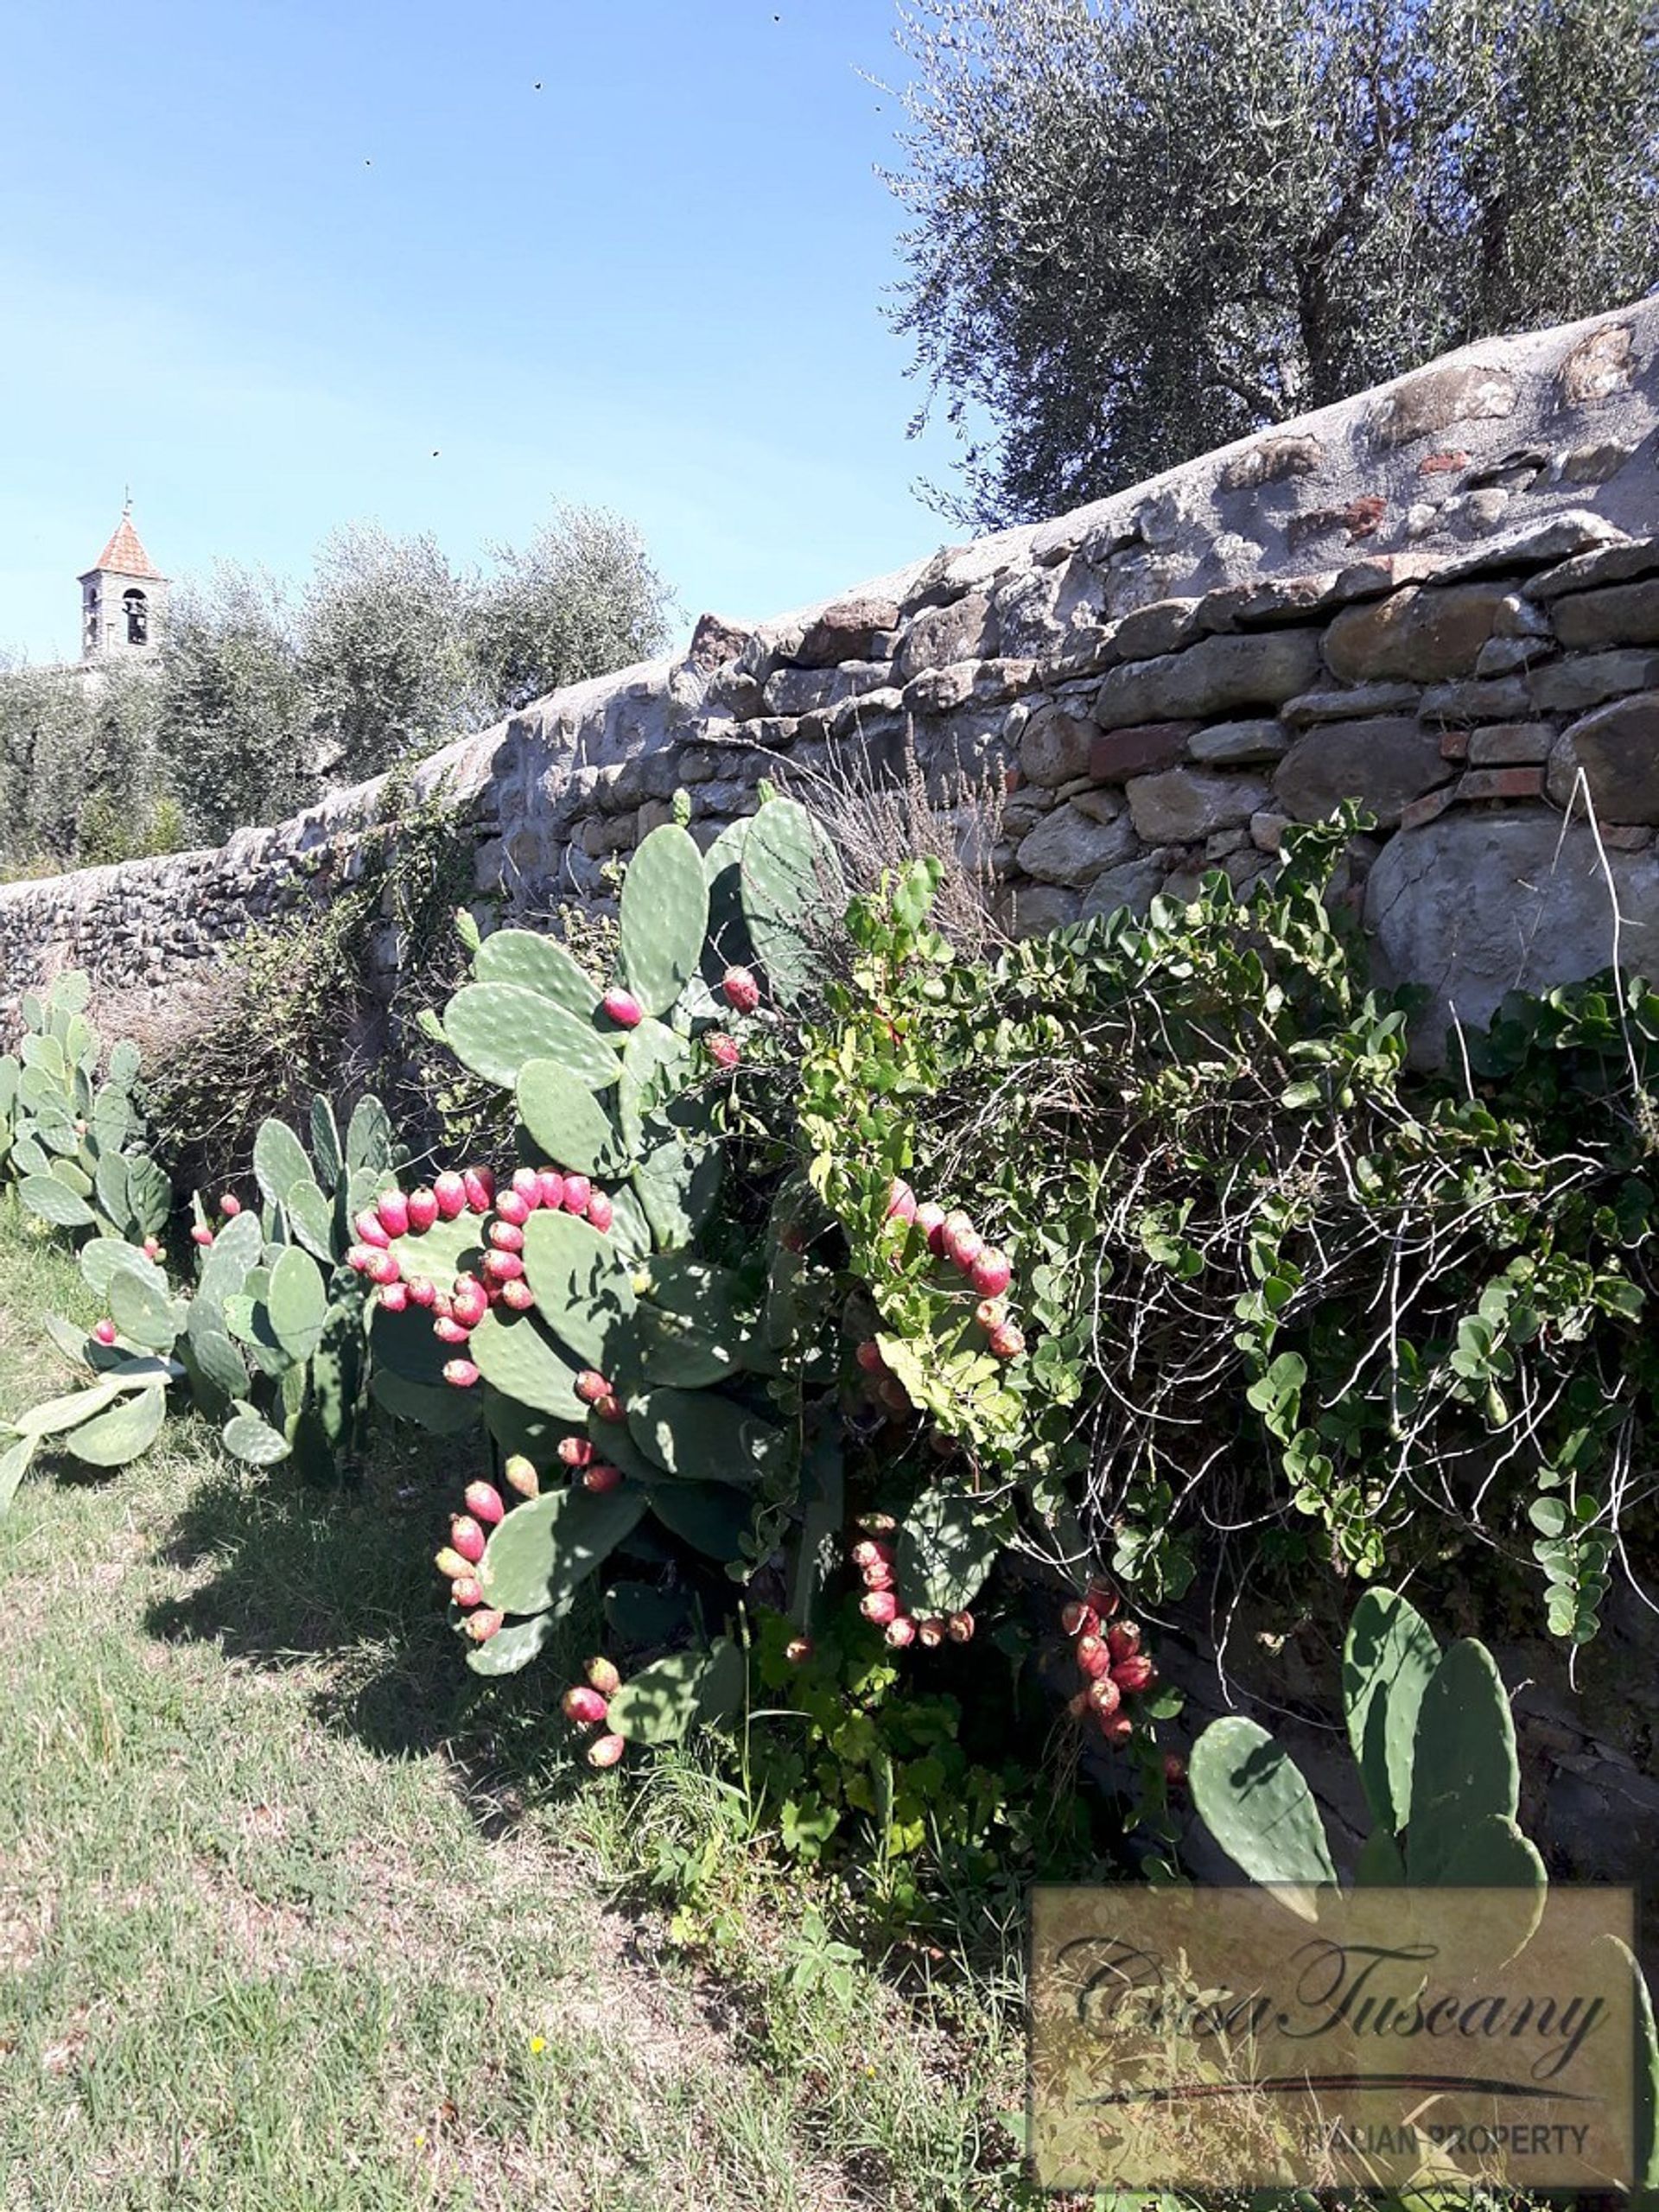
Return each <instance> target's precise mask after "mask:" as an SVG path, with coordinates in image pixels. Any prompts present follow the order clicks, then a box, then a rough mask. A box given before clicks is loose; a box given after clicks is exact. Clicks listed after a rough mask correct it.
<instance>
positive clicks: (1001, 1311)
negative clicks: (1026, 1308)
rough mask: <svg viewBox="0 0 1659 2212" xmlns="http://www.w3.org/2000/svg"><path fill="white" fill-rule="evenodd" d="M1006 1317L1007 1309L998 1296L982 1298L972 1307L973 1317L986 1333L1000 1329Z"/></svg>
mask: <svg viewBox="0 0 1659 2212" xmlns="http://www.w3.org/2000/svg"><path fill="white" fill-rule="evenodd" d="M1007 1318H1008V1309H1007V1306H1005V1305H1004V1304H1003V1303H1002V1300H1001V1299H1000V1298H982V1299H981V1300H980V1301H979V1303H978V1305H977V1306H975V1308H974V1319H975V1320H976V1321H977V1322H978V1324H979V1325H980V1327H981V1328H982V1329H983V1330H984V1331H985V1332H986V1333H987V1334H989V1332H991V1331H992V1330H993V1329H1000V1328H1001V1325H1002V1324H1003V1322H1004V1321H1006V1320H1007Z"/></svg>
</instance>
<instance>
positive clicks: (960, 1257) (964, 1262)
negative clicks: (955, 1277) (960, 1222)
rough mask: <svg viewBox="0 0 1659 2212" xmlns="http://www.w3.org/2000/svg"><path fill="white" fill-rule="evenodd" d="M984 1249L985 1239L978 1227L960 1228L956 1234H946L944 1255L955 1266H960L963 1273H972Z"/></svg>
mask: <svg viewBox="0 0 1659 2212" xmlns="http://www.w3.org/2000/svg"><path fill="white" fill-rule="evenodd" d="M984 1249H985V1239H984V1238H983V1237H982V1236H981V1235H980V1233H979V1231H978V1230H976V1229H972V1228H969V1229H963V1230H958V1231H957V1234H956V1235H955V1236H950V1235H949V1234H947V1235H946V1236H945V1240H944V1256H945V1258H946V1259H947V1260H949V1261H950V1263H951V1265H952V1266H953V1267H957V1268H961V1270H962V1272H963V1274H971V1273H972V1271H973V1268H974V1267H975V1264H976V1262H977V1261H978V1259H979V1256H980V1255H981V1253H982V1252H983V1250H984Z"/></svg>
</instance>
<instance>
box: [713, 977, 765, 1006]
mask: <svg viewBox="0 0 1659 2212" xmlns="http://www.w3.org/2000/svg"><path fill="white" fill-rule="evenodd" d="M720 988H721V990H722V991H723V992H724V993H725V996H726V1003H727V1005H728V1006H729V1007H735V1009H736V1010H737V1012H738V1013H739V1014H753V1012H754V1009H755V1008H756V1007H758V1006H759V1005H760V984H759V983H758V982H756V981H755V979H754V977H753V975H751V973H750V972H749V970H748V969H747V968H728V969H727V970H726V973H725V974H724V975H723V976H721V979H720Z"/></svg>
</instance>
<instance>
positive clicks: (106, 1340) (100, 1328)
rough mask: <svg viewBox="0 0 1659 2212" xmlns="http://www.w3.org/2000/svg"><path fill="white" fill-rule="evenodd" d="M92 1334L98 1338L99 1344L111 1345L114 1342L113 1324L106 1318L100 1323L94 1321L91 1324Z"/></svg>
mask: <svg viewBox="0 0 1659 2212" xmlns="http://www.w3.org/2000/svg"><path fill="white" fill-rule="evenodd" d="M92 1334H93V1335H94V1336H95V1337H96V1338H98V1341H99V1344H113V1343H114V1342H115V1324H114V1322H113V1321H111V1320H110V1319H108V1318H107V1316H106V1317H105V1319H103V1320H102V1321H94V1322H93V1324H92Z"/></svg>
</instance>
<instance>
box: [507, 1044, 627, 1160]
mask: <svg viewBox="0 0 1659 2212" xmlns="http://www.w3.org/2000/svg"><path fill="white" fill-rule="evenodd" d="M518 1118H519V1120H520V1121H521V1122H523V1123H524V1127H525V1128H527V1129H528V1130H529V1131H530V1134H531V1137H532V1138H533V1139H534V1140H535V1141H536V1143H537V1145H538V1146H539V1147H541V1154H542V1157H543V1159H546V1160H551V1161H552V1162H553V1164H554V1165H555V1166H557V1167H563V1168H565V1169H571V1168H574V1169H575V1171H576V1172H577V1173H579V1174H582V1175H602V1174H610V1173H614V1171H615V1168H616V1166H617V1147H616V1130H615V1128H614V1127H613V1124H612V1122H611V1117H610V1116H609V1115H608V1114H607V1112H606V1110H605V1109H604V1107H603V1105H601V1103H600V1101H599V1099H598V1098H597V1097H596V1096H594V1092H593V1090H591V1089H590V1088H589V1087H588V1084H585V1083H583V1082H582V1081H581V1080H580V1079H579V1078H578V1077H575V1076H574V1075H572V1074H571V1073H570V1071H569V1069H568V1068H566V1067H565V1066H564V1065H563V1062H562V1061H559V1060H545V1059H543V1060H526V1061H525V1063H524V1066H523V1067H522V1068H521V1069H520V1070H519V1071H518Z"/></svg>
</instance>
